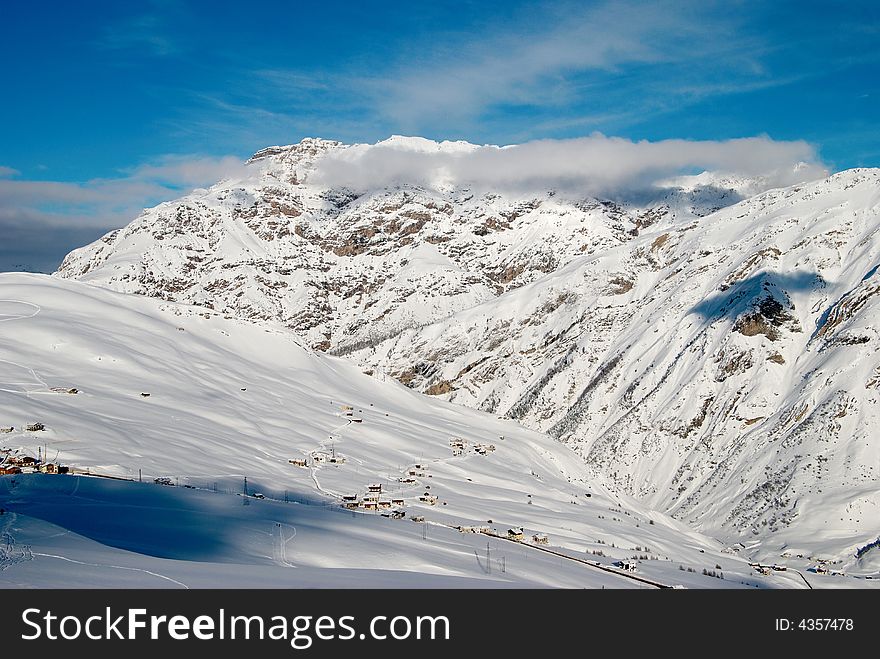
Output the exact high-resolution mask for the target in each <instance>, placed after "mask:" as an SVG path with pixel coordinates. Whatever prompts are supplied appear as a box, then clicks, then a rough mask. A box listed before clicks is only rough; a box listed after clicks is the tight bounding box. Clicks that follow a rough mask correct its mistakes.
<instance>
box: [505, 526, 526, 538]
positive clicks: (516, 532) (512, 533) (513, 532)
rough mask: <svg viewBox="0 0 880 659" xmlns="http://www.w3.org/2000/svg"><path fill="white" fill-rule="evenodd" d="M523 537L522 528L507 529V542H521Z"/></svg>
mask: <svg viewBox="0 0 880 659" xmlns="http://www.w3.org/2000/svg"><path fill="white" fill-rule="evenodd" d="M524 537H525V535H524V534H523V530H522V528H514V529H507V539H508V540H517V541H519V540H522V539H523V538H524Z"/></svg>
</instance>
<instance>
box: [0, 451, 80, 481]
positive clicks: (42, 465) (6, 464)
mask: <svg viewBox="0 0 880 659" xmlns="http://www.w3.org/2000/svg"><path fill="white" fill-rule="evenodd" d="M69 471H70V468H69V467H67V466H66V465H61V464H58V463H57V462H48V461H43V460H39V459H37V458H32V457H31V456H29V455H25V456H18V455H9V454H7V455H6V456H5V457H4V458H3V460H2V461H0V476H7V475H13V474H35V473H41V474H66V473H68V472H69Z"/></svg>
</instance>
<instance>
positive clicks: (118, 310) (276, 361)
mask: <svg viewBox="0 0 880 659" xmlns="http://www.w3.org/2000/svg"><path fill="white" fill-rule="evenodd" d="M349 408H350V409H349ZM37 423H39V424H40V425H41V426H42V429H37V428H36V427H35V425H34V424H37ZM29 425H30V426H31V429H28V426H29ZM0 429H2V432H0V464H4V465H5V464H6V463H8V462H10V461H11V460H12V459H15V458H21V457H22V456H30V457H35V458H36V457H39V456H40V455H41V453H42V452H45V454H46V455H48V456H49V459H50V460H58V461H60V462H62V463H63V464H65V465H69V466H71V467H73V468H74V469H76V470H77V471H79V472H80V473H82V472H89V473H91V474H102V475H107V476H114V477H118V478H123V479H125V478H128V479H131V480H133V481H135V482H122V481H107V480H98V479H95V478H87V477H74V476H61V475H47V474H30V475H27V474H21V475H3V476H0V508H2V509H4V511H5V512H4V514H3V515H2V516H0V537H2V538H3V542H2V543H0V588H2V587H4V586H10V585H24V586H33V585H44V586H45V585H53V584H54V585H57V583H59V581H58V580H59V579H60V582H61V583H65V584H67V585H71V584H74V585H87V586H90V587H94V586H96V585H115V586H128V585H132V583H133V582H134V583H141V584H143V583H146V584H147V585H154V586H155V585H164V586H168V585H169V584H175V583H176V584H177V585H183V584H187V585H202V586H212V585H213V586H214V587H216V585H217V584H218V583H223V584H227V583H231V584H234V585H239V586H243V585H250V586H253V585H254V584H255V583H257V584H264V585H272V586H296V585H299V586H323V587H326V586H328V585H335V586H349V587H364V586H371V585H373V586H375V585H408V586H431V585H444V586H454V585H458V586H462V585H480V584H482V585H484V586H494V587H503V586H545V587H546V586H554V587H583V586H586V587H600V586H606V587H627V586H630V587H638V586H643V585H644V584H642V583H640V582H636V581H632V580H631V579H630V578H629V576H628V575H627V574H625V573H623V571H615V570H613V568H611V571H610V572H609V571H606V570H601V569H597V568H596V567H595V566H588V565H585V564H584V563H583V562H580V561H572V560H569V559H565V558H564V557H560V556H557V555H555V554H546V553H543V552H541V551H540V550H539V549H537V548H535V547H534V543H533V542H531V538H532V534H534V533H539V532H543V533H545V534H547V536H548V538H547V542H548V546H549V547H550V548H554V549H555V550H556V551H563V552H568V553H570V555H572V556H574V557H575V558H578V559H580V560H586V559H587V558H589V560H591V561H598V562H600V563H601V564H602V565H603V566H605V567H609V566H610V564H611V563H612V562H614V561H615V560H620V559H629V558H631V557H633V556H634V555H635V556H636V557H637V559H636V560H639V557H641V558H640V561H641V562H640V563H639V566H638V571H637V573H636V575H630V576H641V577H648V578H650V579H655V580H657V581H659V582H660V583H663V584H678V583H682V584H687V585H688V586H693V587H743V586H744V585H753V584H754V585H763V586H769V587H779V586H788V587H799V586H800V587H803V582H802V581H801V580H800V578H799V577H797V576H796V575H793V574H792V573H791V572H789V573H787V574H786V573H780V574H776V573H774V574H772V575H768V576H761V575H757V574H753V572H752V570H751V568H750V567H749V565H748V563H747V562H746V556H745V553H746V552H742V551H741V552H739V555H733V554H730V553H725V552H724V551H723V550H724V549H725V546H724V545H723V544H721V543H719V542H718V541H716V540H713V539H710V538H707V537H705V536H701V535H700V534H698V533H695V532H693V531H692V530H690V529H688V528H687V527H686V526H685V525H684V524H681V523H678V522H676V521H674V520H671V519H670V518H668V517H667V516H665V515H663V514H660V513H655V512H653V511H648V510H646V509H645V508H644V507H643V506H641V505H639V504H638V503H636V502H633V501H632V500H631V499H630V498H629V497H626V496H617V495H613V494H610V493H608V492H607V491H606V490H605V489H604V488H603V487H601V485H600V484H598V483H595V482H590V481H588V480H586V479H584V478H583V477H582V476H581V475H580V471H581V465H580V459H579V458H578V457H577V456H576V455H575V454H574V453H572V452H571V451H570V450H569V449H567V448H566V447H564V446H562V445H560V444H559V443H557V442H555V441H553V440H552V439H550V438H548V437H546V436H545V435H542V434H540V433H536V432H534V431H530V430H527V429H525V428H522V427H521V426H519V425H518V424H516V423H514V422H511V421H509V420H503V419H497V418H495V417H493V416H492V415H489V414H485V413H482V412H478V411H475V410H469V409H467V408H463V407H461V406H458V405H454V404H450V403H448V402H446V401H442V400H438V399H436V398H429V397H426V396H422V395H420V394H417V393H416V392H413V391H411V390H409V389H407V388H406V387H404V386H402V385H400V384H399V383H397V382H394V381H388V382H377V381H376V380H375V379H373V378H370V377H367V376H366V375H363V374H362V373H359V372H358V369H357V368H356V367H355V366H354V365H353V364H351V363H349V362H347V361H345V360H342V359H339V358H334V357H329V356H327V355H319V354H315V353H314V352H313V351H311V350H309V349H307V348H304V347H303V346H301V345H300V342H299V340H298V339H296V337H294V336H293V335H292V334H291V333H290V332H289V331H287V330H286V329H284V328H283V327H281V326H279V325H277V324H269V323H265V324H262V325H257V324H254V323H250V322H244V321H240V320H237V319H230V320H227V319H225V318H223V317H222V316H221V315H220V314H217V313H213V312H207V311H206V310H205V309H204V308H198V307H190V306H185V305H178V304H173V303H166V302H162V301H159V300H154V299H149V298H143V297H137V296H132V295H121V294H118V293H114V292H112V291H107V290H102V289H99V288H96V287H93V286H87V285H85V284H81V283H79V282H75V281H62V280H58V279H53V278H50V277H46V276H40V275H18V274H4V275H0ZM502 437H503V439H502ZM455 438H458V439H459V440H460V442H461V443H460V444H459V445H458V446H459V447H460V448H456V445H454V444H453V443H451V441H450V440H453V439H455ZM481 446H482V447H487V448H486V449H485V450H478V448H479V447H481ZM488 447H492V448H491V449H490V448H488ZM290 460H301V461H302V462H301V463H298V464H293V463H291V462H290ZM411 472H412V473H411ZM141 476H142V477H143V480H144V482H143V483H139V482H137V481H138V480H139V479H140V477H141ZM157 477H158V478H165V479H167V482H168V483H169V485H171V486H170V487H169V486H162V485H159V484H153V483H152V480H153V479H154V478H157ZM245 478H246V479H247V481H246V483H245V481H244V479H245ZM370 484H375V485H374V487H375V488H379V489H381V493H380V494H376V495H374V496H375V500H374V501H375V505H374V508H375V507H380V510H378V511H377V510H373V511H368V510H367V502H368V501H369V499H368V497H369V496H370V494H369V493H368V490H369V487H370ZM173 485H179V486H180V487H173ZM245 487H247V488H248V489H247V492H248V493H249V494H252V495H255V494H256V493H260V496H259V497H249V498H248V499H242V498H241V497H239V496H237V495H239V494H243V493H244V492H245ZM346 496H352V497H354V499H355V501H356V502H361V504H360V506H359V508H358V509H357V510H356V511H351V512H349V511H347V510H343V508H342V504H343V497H346ZM263 497H265V498H263ZM383 502H387V506H386V505H385V504H384V503H383ZM392 506H393V507H392ZM392 512H397V513H398V516H399V514H403V515H405V516H404V517H402V518H399V519H397V518H395V517H393V516H392ZM382 513H384V514H386V515H388V516H389V517H383V516H382ZM418 516H422V517H424V521H423V522H421V523H419V524H414V523H413V522H412V521H411V520H412V519H413V518H414V517H418ZM489 520H491V521H489ZM459 526H464V527H466V528H465V531H467V530H468V529H476V528H483V527H485V528H486V529H489V530H491V529H494V530H495V531H496V532H497V533H500V534H501V535H502V536H504V537H506V535H507V529H508V528H511V527H519V526H522V527H524V530H525V531H526V533H527V536H526V538H525V541H524V542H523V543H522V544H513V543H511V542H508V541H507V540H503V539H498V538H491V539H490V538H489V537H487V536H486V535H484V534H479V533H475V532H459V529H458V527H459ZM86 539H88V541H86ZM487 542H491V544H492V546H491V552H492V564H491V565H489V564H488V562H487V558H488V556H487V554H486V551H487V550H486V543H487ZM529 545H532V546H529ZM114 548H115V549H114ZM594 552H595V553H594ZM777 558H778V557H777ZM505 559H506V562H505V563H504V564H503V566H502V565H499V562H501V561H502V560H505ZM868 559H869V560H870V559H871V557H868ZM71 562H73V566H74V567H75V569H73V568H72V566H71ZM802 564H803V563H802ZM679 565H683V566H688V567H690V568H691V569H692V570H693V571H691V572H687V571H683V570H680V569H679ZM716 565H721V566H722V568H723V571H724V574H725V579H724V580H721V579H718V578H715V577H713V576H711V575H709V576H706V575H704V574H703V571H704V570H712V571H713V572H715V570H716V568H715V566H716ZM847 565H848V568H849V570H848V571H851V572H854V573H859V572H861V573H863V574H864V573H871V572H873V571H875V570H876V566H873V565H872V564H871V563H869V562H867V561H861V562H856V561H853V560H848V561H847ZM292 568H293V569H292ZM295 568H301V569H295ZM53 579H55V581H53ZM160 580H161V581H160ZM818 580H819V582H820V583H819V585H821V582H822V579H821V578H819V579H818ZM835 581H836V582H838V583H840V582H843V583H844V584H846V583H849V584H850V585H858V584H859V583H866V582H858V581H856V580H855V579H835ZM877 585H878V586H880V583H878V584H877Z"/></svg>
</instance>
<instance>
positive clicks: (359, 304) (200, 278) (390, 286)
mask: <svg viewBox="0 0 880 659" xmlns="http://www.w3.org/2000/svg"><path fill="white" fill-rule="evenodd" d="M476 148H477V147H476V146H474V145H471V144H467V143H464V142H441V143H437V142H433V141H430V140H425V139H422V138H404V137H393V138H391V139H389V140H386V141H384V142H380V143H379V144H377V145H363V144H362V145H354V146H345V145H342V144H340V143H339V142H331V141H327V140H318V139H306V140H303V141H302V142H301V143H299V144H296V145H291V146H282V147H270V148H268V149H264V150H262V151H260V152H258V153H257V154H255V155H254V156H253V158H251V160H250V161H249V167H248V173H247V176H245V177H244V178H242V179H237V180H224V181H221V182H219V183H218V184H216V185H214V186H212V187H211V188H210V189H208V190H199V191H196V192H193V193H192V194H190V195H188V196H186V197H183V198H182V199H179V200H176V201H173V202H168V203H164V204H160V205H159V206H157V207H155V208H152V209H149V210H147V211H145V212H144V213H143V214H142V215H141V216H140V217H138V218H136V219H135V220H134V221H133V222H132V223H131V224H129V225H128V226H126V227H124V228H122V229H120V230H117V231H113V232H111V233H109V234H108V235H106V236H105V237H103V238H102V239H101V240H99V241H96V242H95V243H93V244H92V245H88V246H86V247H84V248H81V249H79V250H76V251H74V252H73V253H71V254H70V255H69V256H68V257H67V258H66V259H65V261H64V263H63V264H62V266H61V268H60V269H59V273H58V274H59V275H60V276H62V277H70V278H78V279H80V280H82V281H87V282H90V283H95V284H99V285H102V286H107V287H111V288H113V289H116V290H120V291H124V292H129V293H138V294H143V295H150V296H154V297H160V298H162V299H166V300H175V301H183V302H189V303H193V304H202V305H210V306H212V307H213V308H214V309H216V310H218V311H222V312H224V313H229V314H232V315H235V316H238V317H241V318H248V319H263V320H266V319H268V320H277V321H279V322H282V323H283V324H285V325H287V326H288V327H290V328H292V329H294V330H296V331H297V332H298V333H299V334H300V335H301V336H303V337H304V338H306V340H307V342H308V344H309V345H310V346H313V347H317V348H318V349H321V350H333V351H335V352H336V353H337V354H343V353H345V352H347V351H349V350H351V349H353V348H356V347H358V346H362V345H364V344H372V343H375V342H377V341H378V340H381V339H383V338H385V337H388V336H392V335H394V334H396V333H398V332H400V331H401V330H403V329H407V328H411V327H418V326H421V325H424V324H428V323H431V322H435V321H437V320H440V319H442V318H445V317H448V316H449V315H451V314H453V313H455V312H457V311H461V310H463V309H467V308H470V307H473V306H474V305H476V304H479V303H482V302H486V301H488V300H492V299H494V298H495V297H496V296H498V295H499V294H501V293H503V292H505V291H508V290H512V289H514V288H517V287H519V286H522V285H524V284H527V283H530V282H533V281H536V280H537V279H539V278H540V277H542V276H543V275H545V274H546V273H550V272H553V271H555V270H556V269H558V268H559V267H562V266H564V265H565V264H567V263H569V262H570V261H571V260H572V259H575V258H577V257H579V256H582V255H584V254H598V253H600V252H601V251H603V250H606V249H609V248H612V247H615V246H618V245H621V244H624V243H626V242H627V241H629V240H631V239H632V238H633V237H634V236H635V235H637V234H638V233H639V232H640V231H641V230H643V229H644V228H645V227H648V226H657V227H668V226H675V225H677V224H679V223H682V222H686V221H688V220H691V219H693V218H694V217H698V216H701V215H705V214H707V213H709V212H711V211H714V210H717V209H718V208H720V207H723V206H727V205H730V204H732V203H735V202H736V201H739V200H740V199H742V198H744V197H745V196H748V195H749V194H751V193H752V192H753V191H755V190H757V189H763V187H762V186H763V185H764V184H763V183H762V182H761V181H760V180H749V179H742V178H736V177H726V178H725V177H720V176H715V175H711V174H708V173H705V174H703V175H701V176H697V177H684V178H681V179H677V180H673V181H668V182H667V183H665V184H664V185H665V187H661V188H659V189H652V190H650V191H649V192H648V193H645V192H640V193H639V194H638V195H636V194H631V195H630V196H629V197H624V198H621V199H615V200H610V199H596V198H593V197H590V196H587V195H584V194H576V193H572V192H565V191H561V190H554V189H546V190H545V189H539V190H505V191H499V190H493V189H490V190H485V189H478V188H476V187H473V186H469V185H464V184H461V183H459V184H457V185H451V184H446V183H444V182H443V181H442V180H440V181H426V182H424V184H423V185H398V186H390V187H379V188H371V187H366V188H364V189H351V188H349V187H338V186H337V187H333V186H328V184H325V183H323V182H322V180H321V179H320V178H318V179H317V180H314V181H313V180H312V178H313V177H314V176H315V171H316V168H318V167H319V166H320V165H321V163H322V162H323V161H324V159H326V158H328V157H329V156H334V157H336V158H337V159H341V160H342V161H346V159H348V160H352V159H356V158H357V157H358V156H362V155H363V154H364V153H368V152H370V151H371V150H374V149H384V150H393V151H395V152H399V153H402V154H406V153H408V152H437V153H445V154H457V153H462V152H467V151H472V150H474V149H476Z"/></svg>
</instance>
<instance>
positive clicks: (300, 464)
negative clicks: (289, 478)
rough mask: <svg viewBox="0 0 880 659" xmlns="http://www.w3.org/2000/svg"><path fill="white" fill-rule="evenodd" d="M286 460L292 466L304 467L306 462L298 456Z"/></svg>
mask: <svg viewBox="0 0 880 659" xmlns="http://www.w3.org/2000/svg"><path fill="white" fill-rule="evenodd" d="M288 462H289V463H290V464H292V465H293V466H294V467H305V466H307V464H308V463H307V462H306V461H305V460H304V459H300V458H293V459H292V460H288Z"/></svg>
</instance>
